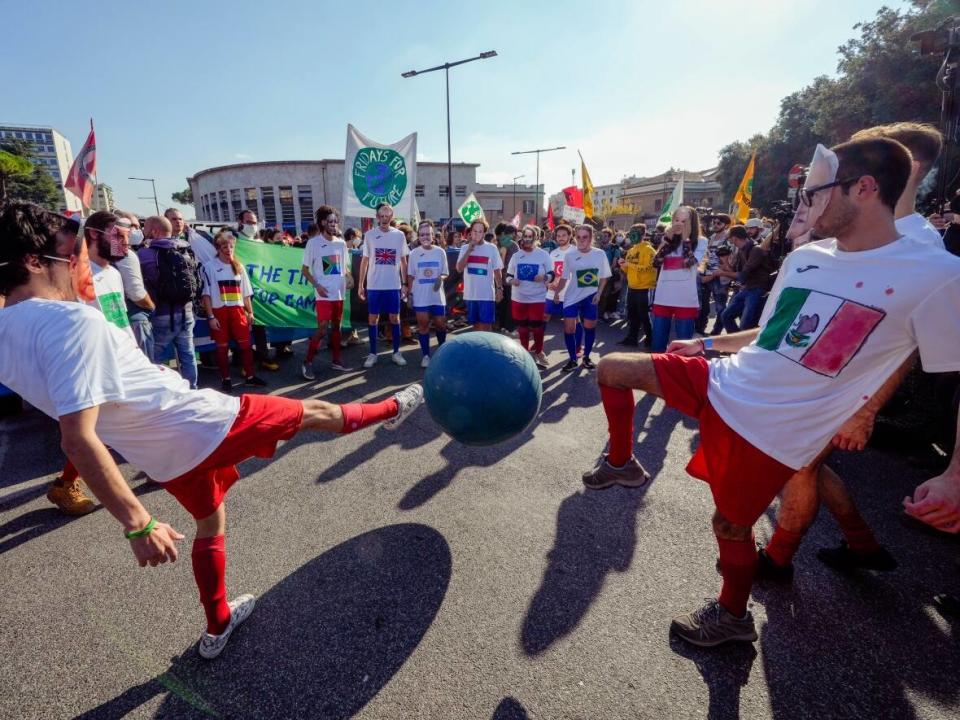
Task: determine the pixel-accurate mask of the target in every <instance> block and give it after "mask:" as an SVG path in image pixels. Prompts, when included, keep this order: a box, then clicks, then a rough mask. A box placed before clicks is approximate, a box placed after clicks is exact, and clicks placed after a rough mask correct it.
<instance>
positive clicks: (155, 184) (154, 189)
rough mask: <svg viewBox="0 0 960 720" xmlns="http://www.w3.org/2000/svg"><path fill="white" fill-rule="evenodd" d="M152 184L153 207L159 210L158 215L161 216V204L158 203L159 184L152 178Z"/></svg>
mask: <svg viewBox="0 0 960 720" xmlns="http://www.w3.org/2000/svg"><path fill="white" fill-rule="evenodd" d="M150 184H151V185H153V207H155V208H156V210H157V215H159V214H160V203H158V202H157V183H156V181H155V180H153V179H152V178H151V179H150Z"/></svg>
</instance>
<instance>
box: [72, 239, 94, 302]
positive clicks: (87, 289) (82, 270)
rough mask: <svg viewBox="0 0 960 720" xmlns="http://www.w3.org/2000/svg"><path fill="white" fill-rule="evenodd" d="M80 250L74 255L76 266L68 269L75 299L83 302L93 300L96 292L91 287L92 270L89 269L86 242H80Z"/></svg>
mask: <svg viewBox="0 0 960 720" xmlns="http://www.w3.org/2000/svg"><path fill="white" fill-rule="evenodd" d="M79 245H80V250H79V252H78V253H77V255H76V256H75V257H76V266H75V267H71V269H70V281H71V283H72V284H73V291H74V292H75V293H76V294H77V299H78V300H82V301H83V302H93V301H94V300H96V299H97V293H96V291H95V290H94V289H93V271H92V270H91V269H90V256H89V255H87V244H86V243H85V242H80V243H79Z"/></svg>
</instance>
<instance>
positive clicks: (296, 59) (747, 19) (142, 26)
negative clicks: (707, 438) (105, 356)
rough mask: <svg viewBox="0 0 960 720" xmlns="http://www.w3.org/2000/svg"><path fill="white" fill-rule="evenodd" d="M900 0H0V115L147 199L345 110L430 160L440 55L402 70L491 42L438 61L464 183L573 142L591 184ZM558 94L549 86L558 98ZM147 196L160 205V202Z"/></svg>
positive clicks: (762, 103)
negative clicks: (447, 73) (92, 138)
mask: <svg viewBox="0 0 960 720" xmlns="http://www.w3.org/2000/svg"><path fill="white" fill-rule="evenodd" d="M884 4H886V5H891V6H895V7H902V6H903V5H904V3H903V2H902V1H901V0H888V2H883V1H882V0H803V1H802V2H789V3H788V2H780V1H779V0H712V1H711V0H675V1H674V2H670V1H669V0H666V1H657V2H654V1H652V0H635V1H634V2H613V1H608V0H590V1H589V2H570V1H568V0H552V1H551V2H543V3H534V2H517V1H516V0H512V1H509V2H507V1H502V0H492V1H490V2H482V3H479V2H477V3H455V2H450V1H449V0H446V1H437V0H427V1H423V2H392V3H384V2H372V3H362V4H360V3H352V2H316V1H312V2H311V1H308V0H273V1H272V2H263V1H262V0H258V1H256V2H254V1H253V0H231V1H230V2H222V1H220V0H191V1H190V2H184V1H182V0H170V1H168V2H120V1H119V0H118V1H117V2H103V1H99V2H98V1H97V0H93V1H91V2H86V3H75V2H70V3H67V2H49V1H48V0H38V1H37V2H33V3H25V2H22V1H20V0H0V17H2V18H3V21H4V25H5V26H6V27H7V28H8V29H9V30H11V32H8V33H6V37H5V46H4V49H3V61H2V69H3V76H4V79H5V81H6V82H5V88H4V91H3V101H2V103H0V122H20V123H29V124H36V125H45V124H49V125H53V126H54V127H56V128H57V129H58V130H60V132H62V133H64V134H65V135H66V136H67V137H68V138H69V139H70V141H71V143H72V144H73V148H74V152H77V151H79V149H80V146H81V145H82V143H83V141H84V139H85V137H86V133H87V127H88V122H89V119H88V118H89V117H90V116H93V118H94V120H95V122H96V127H97V145H98V162H99V176H100V179H101V181H102V182H106V183H109V184H110V185H112V186H113V188H114V192H115V196H116V200H117V202H118V204H119V205H120V206H121V207H123V208H125V209H132V210H135V211H137V212H142V213H152V211H153V203H152V201H151V200H140V199H137V198H138V196H141V195H148V194H149V184H148V183H135V182H131V181H128V180H127V179H126V178H127V177H128V176H130V175H135V176H141V177H155V178H156V179H157V194H158V195H159V196H160V202H161V203H162V204H163V205H168V204H170V202H171V201H170V193H171V192H173V191H176V190H181V189H183V188H184V187H186V180H185V178H186V177H187V176H189V175H192V174H194V173H195V172H196V171H198V170H201V169H203V168H207V167H212V166H216V165H226V164H230V163H235V162H242V161H244V160H254V161H257V160H281V159H283V160H286V159H320V158H338V157H343V152H344V145H345V134H346V125H347V123H348V122H352V123H353V124H354V125H356V126H357V127H358V128H359V129H360V130H361V131H362V132H364V133H365V134H367V135H368V136H370V137H372V138H374V139H376V140H379V141H382V142H393V141H395V140H398V139H399V138H400V137H402V136H404V135H406V134H407V133H409V132H411V131H414V130H416V131H418V132H419V151H420V159H421V160H435V161H442V160H445V159H446V124H445V122H446V118H445V109H444V88H443V73H442V72H441V73H432V74H429V75H424V76H419V77H416V78H412V79H403V78H401V77H400V73H401V72H403V71H405V70H410V69H422V68H425V67H430V66H433V65H437V64H440V63H442V62H444V61H445V60H457V59H460V58H465V57H470V56H473V55H477V54H479V53H480V52H482V51H485V50H496V51H497V52H498V53H499V57H496V58H494V59H491V60H484V61H479V62H476V63H471V64H469V65H466V66H463V67H460V68H456V69H455V70H453V71H452V72H451V108H452V116H451V117H452V130H453V133H452V134H453V159H454V161H468V162H479V163H481V167H480V168H479V172H478V179H479V180H480V181H481V182H511V179H512V178H513V176H515V175H520V174H525V175H526V178H525V179H524V180H522V181H521V182H528V183H532V182H533V179H534V172H535V166H534V159H533V157H532V156H526V157H524V156H518V157H513V156H511V155H510V151H512V150H526V149H529V148H537V147H551V146H556V145H566V146H567V148H568V149H567V150H565V151H559V152H555V153H550V154H545V155H543V156H542V163H541V180H542V181H543V182H545V183H546V186H547V187H546V191H547V193H552V192H555V191H557V190H558V189H559V188H560V187H562V186H564V185H567V184H569V181H570V170H571V169H572V168H574V167H576V168H577V181H578V182H579V162H578V160H577V155H576V151H577V149H579V150H580V151H581V152H582V153H583V155H584V158H585V159H586V161H587V168H588V170H589V171H590V174H591V176H592V179H593V181H594V184H597V185H599V184H603V183H610V182H616V181H618V180H619V179H620V178H621V177H622V176H625V175H631V174H639V175H647V174H654V173H658V172H661V171H663V170H665V169H666V168H667V167H668V166H671V165H672V166H675V167H683V168H686V169H691V170H700V169H704V168H707V167H710V166H712V165H714V164H715V163H716V157H717V152H718V151H719V150H720V148H721V147H722V146H723V145H725V144H726V143H728V142H731V141H733V140H737V139H746V138H748V137H749V136H750V135H752V134H754V133H756V132H762V131H766V130H767V129H769V128H770V126H771V125H772V123H773V121H774V120H775V118H776V115H777V112H778V110H779V102H780V99H781V98H782V97H783V96H784V95H787V94H789V93H790V92H793V91H795V90H798V89H800V88H801V87H802V86H804V85H805V84H807V83H809V82H810V80H811V79H812V78H814V77H815V76H817V75H820V74H833V73H834V72H835V70H836V61H837V54H836V49H837V47H838V46H839V45H840V44H841V43H842V42H844V41H845V40H846V39H848V38H850V37H852V36H853V35H854V34H855V31H854V30H853V25H854V24H855V23H857V22H860V21H864V20H869V19H871V18H872V17H873V16H874V14H875V13H876V11H877V9H878V8H880V7H881V6H883V5H884ZM558 97H563V98H565V99H564V100H562V101H558V100H557V99H556V98H558ZM161 209H162V207H161Z"/></svg>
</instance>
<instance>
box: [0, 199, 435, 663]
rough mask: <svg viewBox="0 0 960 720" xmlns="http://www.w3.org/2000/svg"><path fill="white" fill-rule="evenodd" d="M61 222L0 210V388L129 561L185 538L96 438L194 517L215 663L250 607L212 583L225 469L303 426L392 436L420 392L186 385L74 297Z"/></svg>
mask: <svg viewBox="0 0 960 720" xmlns="http://www.w3.org/2000/svg"><path fill="white" fill-rule="evenodd" d="M64 224H65V221H64V220H63V218H60V217H59V216H57V215H53V214H52V213H49V212H47V211H45V210H43V209H42V208H40V207H39V206H37V205H32V204H28V203H16V202H14V203H9V204H7V205H0V296H4V297H5V298H6V307H5V309H4V310H3V312H2V313H0V382H2V383H3V384H4V385H6V386H8V387H10V388H11V389H13V390H14V391H15V392H17V393H18V394H20V395H21V396H23V398H24V399H26V400H27V401H28V402H29V403H30V404H32V405H33V406H34V407H36V408H37V409H39V410H41V411H42V412H44V413H46V414H47V415H49V416H50V417H52V418H55V419H57V420H59V422H60V430H61V434H62V436H63V439H62V447H63V450H64V452H65V453H66V454H67V457H68V458H69V459H70V460H71V461H72V462H73V463H74V464H75V465H76V467H77V469H78V470H79V471H80V474H81V475H82V476H83V478H84V480H85V481H86V483H87V485H88V486H89V488H90V489H91V490H92V491H93V494H94V495H96V497H97V499H98V500H99V501H100V502H101V503H103V505H104V507H106V509H107V510H108V511H109V512H110V514H111V515H113V516H114V517H115V518H116V519H117V520H118V521H119V522H120V524H121V525H122V526H123V529H124V532H125V536H126V538H127V539H128V540H129V541H130V546H131V550H132V551H133V554H134V556H135V557H136V558H137V561H138V562H139V563H140V565H141V566H146V565H148V564H149V565H151V566H156V565H158V564H161V563H165V562H167V561H168V560H169V561H171V562H172V561H175V560H176V559H177V555H178V553H177V547H176V543H177V541H178V540H182V539H183V537H184V536H183V535H181V534H180V533H178V532H177V531H176V530H174V529H173V528H172V527H171V526H170V525H168V524H167V523H163V522H159V521H158V520H157V519H156V518H154V517H152V516H151V515H150V513H149V512H148V511H147V510H146V509H145V508H144V507H143V505H142V504H141V503H140V501H139V500H138V499H137V497H136V496H135V495H134V494H133V492H131V490H130V488H129V487H128V486H127V484H126V482H125V481H124V479H123V476H122V475H121V474H120V470H119V469H118V468H117V465H116V463H115V462H114V460H113V458H112V457H111V455H110V453H109V452H108V451H107V448H106V445H105V443H106V444H108V445H109V446H110V447H112V448H114V449H115V450H117V451H118V452H119V453H121V454H122V455H123V456H124V458H126V459H127V460H128V461H129V462H130V463H131V464H133V465H135V466H137V467H138V468H140V469H141V470H143V471H144V472H146V473H147V474H148V475H149V476H150V477H151V478H153V479H154V480H156V481H157V482H159V483H161V484H162V485H163V486H164V488H165V489H166V490H167V491H168V492H170V493H171V494H172V495H173V496H174V497H176V498H177V500H178V501H179V502H180V504H181V505H183V507H184V508H186V509H187V511H188V512H189V513H190V514H191V515H192V516H193V517H194V519H195V520H196V523H197V534H196V539H195V540H194V543H193V552H192V560H193V572H194V577H195V578H196V581H197V587H198V588H199V590H200V601H201V603H202V605H203V608H204V612H205V614H206V618H207V628H206V630H205V631H204V633H203V634H202V636H201V638H200V645H199V652H200V655H201V656H203V657H204V658H208V659H209V658H214V657H216V656H217V655H219V654H220V652H221V651H222V650H223V648H224V646H225V645H226V643H227V640H228V639H229V637H230V634H231V633H232V632H233V630H234V629H235V628H236V627H237V625H239V624H240V623H241V622H243V621H244V620H245V619H246V618H247V617H248V616H249V614H250V612H251V611H252V610H253V605H254V598H253V596H251V595H242V596H240V597H238V598H236V599H234V600H233V601H231V602H227V591H226V586H225V583H224V568H225V564H226V550H225V543H224V531H225V528H226V514H225V512H224V507H223V499H224V497H225V496H226V494H227V491H228V490H229V489H230V486H231V485H233V483H234V482H235V481H236V480H237V479H238V478H239V473H238V472H237V468H236V465H237V463H239V462H242V461H243V460H246V459H247V458H250V457H254V456H256V457H271V456H272V455H273V453H274V452H275V451H276V446H277V443H278V442H280V441H281V440H287V439H289V438H291V437H293V436H294V435H295V434H296V433H297V432H299V431H300V430H304V429H310V430H325V431H327V432H336V433H349V432H353V431H355V430H359V429H360V428H363V427H366V426H368V425H371V424H373V423H378V422H382V421H387V423H386V427H388V428H395V427H397V425H399V423H400V422H402V421H403V420H404V419H405V418H406V417H407V416H408V415H409V413H410V412H412V411H413V410H414V409H416V407H417V406H418V405H419V404H420V403H421V402H422V399H423V390H422V389H421V388H420V386H419V385H412V386H410V387H408V388H406V389H404V390H402V391H400V392H398V393H397V394H396V395H394V396H393V397H391V398H390V399H388V400H385V401H383V402H379V403H370V404H360V403H351V404H347V405H332V404H330V403H326V402H323V401H320V400H305V401H299V400H291V399H288V398H282V397H274V396H269V395H242V396H241V397H239V398H237V397H231V396H229V395H224V394H221V393H218V392H215V391H213V390H209V389H201V390H191V389H190V386H189V383H188V382H187V381H186V380H184V379H183V378H181V377H180V375H178V374H177V373H175V372H173V371H171V370H169V369H168V368H164V367H161V366H157V365H152V364H151V363H150V361H149V360H147V358H146V356H145V355H144V354H143V353H142V352H140V350H139V348H138V347H137V345H136V344H135V342H134V341H133V339H132V337H131V336H130V335H129V334H127V333H126V332H124V331H122V330H120V329H118V328H116V327H115V326H112V325H110V324H109V323H108V322H107V321H106V319H105V318H104V316H103V314H102V313H100V312H99V311H97V310H94V309H92V308H90V307H87V306H86V305H83V304H81V303H79V302H75V298H76V284H77V281H76V275H77V272H76V271H77V268H78V257H77V254H78V247H77V244H76V239H75V238H74V237H72V236H70V235H68V234H67V233H65V232H64Z"/></svg>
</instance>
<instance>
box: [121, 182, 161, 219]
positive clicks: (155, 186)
mask: <svg viewBox="0 0 960 720" xmlns="http://www.w3.org/2000/svg"><path fill="white" fill-rule="evenodd" d="M127 180H143V181H144V182H148V183H150V184H151V185H153V206H154V207H155V208H156V209H157V215H159V214H160V203H158V202H157V183H156V181H155V180H154V179H153V178H135V177H128V178H127Z"/></svg>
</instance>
